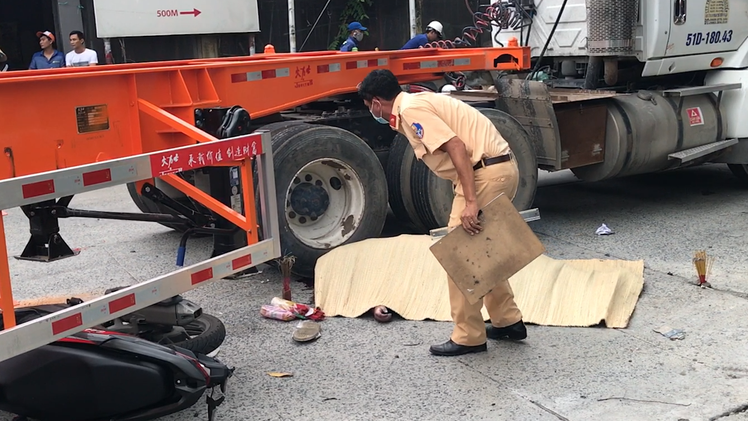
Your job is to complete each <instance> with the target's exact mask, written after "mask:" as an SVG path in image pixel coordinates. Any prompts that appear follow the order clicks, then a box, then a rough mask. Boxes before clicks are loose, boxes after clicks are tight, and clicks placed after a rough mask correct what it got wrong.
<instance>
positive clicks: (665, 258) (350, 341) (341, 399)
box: [0, 166, 748, 421]
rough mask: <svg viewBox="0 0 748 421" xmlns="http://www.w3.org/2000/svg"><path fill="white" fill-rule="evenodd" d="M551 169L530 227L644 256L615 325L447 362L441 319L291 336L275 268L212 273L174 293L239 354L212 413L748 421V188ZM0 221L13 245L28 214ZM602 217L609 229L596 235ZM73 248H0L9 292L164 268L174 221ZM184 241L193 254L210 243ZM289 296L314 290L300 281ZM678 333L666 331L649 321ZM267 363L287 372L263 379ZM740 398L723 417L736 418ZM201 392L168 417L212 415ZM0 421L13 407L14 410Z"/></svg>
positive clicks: (610, 254)
mask: <svg viewBox="0 0 748 421" xmlns="http://www.w3.org/2000/svg"><path fill="white" fill-rule="evenodd" d="M558 177H562V178H563V177H565V176H564V175H563V174H562V175H560V176H556V177H550V178H548V179H546V181H545V184H546V186H545V187H541V188H540V189H539V191H538V195H537V201H536V204H535V205H536V206H537V207H538V208H540V211H541V217H542V219H541V220H540V221H537V222H533V223H532V224H531V226H532V228H533V229H534V230H535V231H536V233H537V234H538V235H539V237H540V239H541V240H542V241H543V242H544V244H545V245H546V247H547V249H548V253H549V255H551V256H553V257H555V258H569V259H575V258H620V259H644V260H645V263H646V273H645V288H644V291H643V293H642V296H641V298H640V301H639V303H638V305H637V308H636V311H635V313H634V315H633V318H632V320H631V323H630V326H629V327H628V328H627V329H622V330H613V329H605V328H556V327H542V326H529V327H528V330H529V337H528V339H527V340H526V341H525V342H524V343H519V344H517V343H496V342H491V343H490V344H489V352H488V353H483V354H481V355H470V356H463V357H454V358H438V357H432V356H430V355H429V354H428V346H429V345H430V344H431V343H434V342H441V341H444V340H446V339H447V338H448V335H449V333H450V330H451V324H450V323H437V322H409V321H396V322H393V323H390V324H387V325H382V324H378V323H376V322H375V321H374V320H373V319H371V318H369V317H363V318H360V319H344V318H335V319H329V320H326V321H324V322H323V330H322V337H321V338H320V339H319V340H318V341H316V342H314V343H310V344H305V345H303V346H299V345H297V344H295V343H293V341H292V340H291V334H292V330H293V325H292V324H289V323H283V322H277V321H272V320H266V319H263V318H262V317H261V316H260V315H259V309H260V306H261V305H262V304H265V303H268V302H269V301H270V300H271V299H272V297H273V296H276V295H279V294H280V291H281V282H280V277H279V275H278V273H277V272H276V271H275V270H273V269H271V268H269V267H267V266H262V267H261V268H260V269H261V270H262V273H260V274H257V275H254V276H252V277H248V278H245V279H239V280H224V281H220V282H216V283H213V284H211V285H208V286H205V287H203V288H200V289H198V290H195V291H192V292H189V293H187V294H185V295H186V296H187V297H188V298H190V299H192V300H194V301H196V302H198V303H199V304H201V305H202V306H203V308H204V309H205V311H206V312H208V313H212V314H214V315H217V316H219V317H220V318H221V319H222V320H223V321H224V323H225V324H226V326H227V329H228V335H229V336H228V337H227V339H226V342H225V343H224V345H223V347H222V349H221V353H220V354H219V358H221V359H222V360H223V361H225V362H226V363H228V364H230V365H233V366H235V367H237V370H236V376H235V377H234V379H233V382H232V385H231V391H230V396H229V399H228V400H227V402H226V403H225V404H224V406H222V407H221V409H222V414H221V417H220V418H219V419H222V420H236V421H238V420H241V421H245V420H292V419H299V418H304V419H315V420H374V419H404V420H405V419H407V420H431V419H446V420H453V419H454V420H456V419H471V420H513V421H520V420H541V421H542V420H550V421H558V420H571V421H577V420H653V421H654V420H672V421H677V420H689V421H695V420H714V419H720V420H737V419H748V418H747V417H746V415H745V413H741V411H744V410H745V409H746V408H748V364H747V363H748V348H747V347H746V346H747V345H748V338H747V337H746V335H747V334H748V319H746V317H745V315H746V314H748V300H746V297H748V295H746V293H748V284H747V281H748V276H747V275H748V268H747V266H746V258H745V256H746V255H747V254H748V242H746V241H745V232H746V231H747V230H748V219H747V215H748V207H747V206H746V204H747V203H748V190H746V189H743V188H742V187H741V186H740V185H739V184H738V182H737V181H736V180H735V179H734V178H733V177H732V176H731V175H730V174H729V172H728V171H727V170H726V168H724V167H723V166H709V167H701V168H696V169H689V170H681V171H677V172H671V173H665V174H658V175H648V176H642V177H634V178H629V179H624V180H614V181H609V182H601V183H593V184H587V183H571V184H563V182H564V181H566V180H561V181H560V182H562V184H557V185H552V184H555V183H556V182H557V181H554V180H557V179H558ZM72 206H73V207H79V208H88V209H100V210H118V211H125V210H135V207H134V205H133V204H132V203H131V202H130V200H129V198H128V196H127V193H126V190H125V188H124V186H123V187H117V188H113V189H108V190H102V191H98V192H94V193H90V194H85V195H81V196H78V197H76V198H75V199H74V200H73V203H72ZM9 212H10V215H9V216H8V217H7V218H6V232H7V238H8V250H9V253H10V254H11V255H14V254H18V253H20V251H21V250H22V249H23V247H24V245H25V243H26V241H27V235H28V234H27V233H28V226H27V225H26V222H25V219H24V217H23V215H22V214H21V212H20V210H19V209H12V210H10V211H9ZM602 223H606V224H607V225H608V226H609V227H610V228H611V229H613V230H614V231H615V235H611V236H604V237H600V236H597V235H595V229H596V228H597V227H598V226H600V224H602ZM61 225H62V235H63V236H64V238H65V239H66V240H67V241H68V242H69V243H70V244H71V246H73V247H81V248H82V252H81V254H80V255H79V256H77V257H75V258H71V259H67V260H63V261H60V262H55V263H52V264H42V263H32V262H22V261H17V260H15V259H12V258H11V260H10V265H11V271H12V276H13V277H14V292H15V294H16V297H17V298H31V297H40V296H51V295H60V296H70V295H75V294H83V293H90V292H96V293H101V292H103V290H104V289H106V288H109V287H113V286H118V285H128V284H132V283H136V282H138V281H142V280H146V279H149V278H151V277H154V276H157V275H160V274H163V273H166V272H169V271H171V270H173V269H174V261H175V250H176V246H177V243H178V241H179V237H178V235H176V234H174V233H172V232H170V231H169V230H168V229H165V228H162V227H159V226H157V225H153V224H146V223H134V222H119V221H103V220H83V219H78V220H63V221H62V222H61ZM697 249H707V250H708V251H709V252H710V253H711V254H714V255H715V256H717V260H716V261H715V265H714V268H713V275H712V279H711V282H712V285H713V287H714V288H713V289H701V288H697V287H695V286H693V285H692V284H691V282H692V281H693V280H694V278H695V270H694V268H693V265H692V264H691V258H692V256H693V252H694V251H695V250H697ZM209 253H210V242H209V241H208V240H193V241H192V242H191V243H190V244H189V247H188V251H187V263H188V264H190V263H195V262H197V261H199V260H202V259H204V258H206V257H208V255H209ZM293 293H294V298H295V299H297V300H298V301H302V302H306V303H311V302H312V291H311V290H310V289H308V288H306V286H305V285H304V284H302V283H298V282H296V283H294V285H293ZM662 325H670V326H672V327H673V328H678V329H683V330H685V332H686V337H685V339H683V340H681V341H671V340H669V339H667V338H664V337H663V336H661V335H660V334H658V333H655V332H654V331H653V329H655V328H658V327H660V326H662ZM270 371H284V372H291V373H293V374H294V377H291V378H273V377H270V376H268V375H267V372H270ZM733 412H735V414H732V413H733ZM203 417H205V410H204V408H203V405H202V404H200V405H199V406H196V407H195V408H193V409H190V410H188V411H185V412H183V413H180V414H176V415H173V416H171V417H168V418H165V419H164V421H166V420H169V421H176V420H187V419H207V418H203ZM0 420H2V421H7V420H10V417H9V416H5V417H2V416H0Z"/></svg>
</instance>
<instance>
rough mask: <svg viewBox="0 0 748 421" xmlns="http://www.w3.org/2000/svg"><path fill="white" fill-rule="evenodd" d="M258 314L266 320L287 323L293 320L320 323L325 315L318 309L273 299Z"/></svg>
mask: <svg viewBox="0 0 748 421" xmlns="http://www.w3.org/2000/svg"><path fill="white" fill-rule="evenodd" d="M260 314H261V315H262V316H263V317H265V318H267V319H274V320H281V321H284V322H288V321H291V320H294V319H304V320H316V321H322V320H324V318H325V313H324V312H323V311H322V310H321V309H320V308H319V307H316V308H315V307H310V306H308V305H306V304H300V303H295V302H293V301H289V300H284V299H282V298H279V297H274V298H273V299H272V300H271V301H270V305H263V306H262V308H260Z"/></svg>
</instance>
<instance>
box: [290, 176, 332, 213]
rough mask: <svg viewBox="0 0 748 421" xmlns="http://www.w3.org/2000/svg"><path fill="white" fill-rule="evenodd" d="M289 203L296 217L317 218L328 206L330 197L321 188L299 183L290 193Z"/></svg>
mask: <svg viewBox="0 0 748 421" xmlns="http://www.w3.org/2000/svg"><path fill="white" fill-rule="evenodd" d="M320 184H321V183H320ZM290 202H291V209H293V211H294V212H295V213H296V214H297V215H302V216H308V217H310V218H319V217H320V216H322V215H323V214H324V213H325V211H326V210H327V208H328V207H329V206H330V195H329V194H327V190H325V189H324V188H323V187H322V186H319V185H316V184H311V183H301V184H299V185H297V186H296V187H294V189H293V191H292V192H291V198H290Z"/></svg>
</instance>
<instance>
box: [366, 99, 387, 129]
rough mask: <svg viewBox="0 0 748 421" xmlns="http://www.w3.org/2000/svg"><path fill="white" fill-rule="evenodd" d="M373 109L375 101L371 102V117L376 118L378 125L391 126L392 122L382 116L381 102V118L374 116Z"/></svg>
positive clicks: (380, 106) (380, 104)
mask: <svg viewBox="0 0 748 421" xmlns="http://www.w3.org/2000/svg"><path fill="white" fill-rule="evenodd" d="M372 108H374V101H372V102H371V108H369V112H370V113H371V116H372V117H374V120H376V121H377V123H379V124H390V122H389V121H387V120H385V119H384V117H382V115H381V112H382V111H381V110H382V103H381V102H380V103H379V113H380V115H379V117H377V116H376V115H374V111H372Z"/></svg>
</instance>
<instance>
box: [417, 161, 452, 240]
mask: <svg viewBox="0 0 748 421" xmlns="http://www.w3.org/2000/svg"><path fill="white" fill-rule="evenodd" d="M410 177H411V178H410V191H411V198H412V199H413V205H414V206H415V208H416V214H417V215H418V219H419V220H420V221H421V224H422V225H423V226H424V227H425V228H426V230H425V232H424V233H428V231H429V230H432V229H436V228H441V227H446V226H447V225H448V224H449V214H450V212H451V210H452V201H453V200H454V197H455V194H454V187H453V186H452V182H451V181H449V180H445V179H443V178H439V177H437V176H436V175H435V174H434V173H433V172H432V171H431V169H429V167H427V166H426V164H424V163H423V162H422V161H418V160H415V158H414V162H413V168H412V169H411V172H410Z"/></svg>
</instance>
